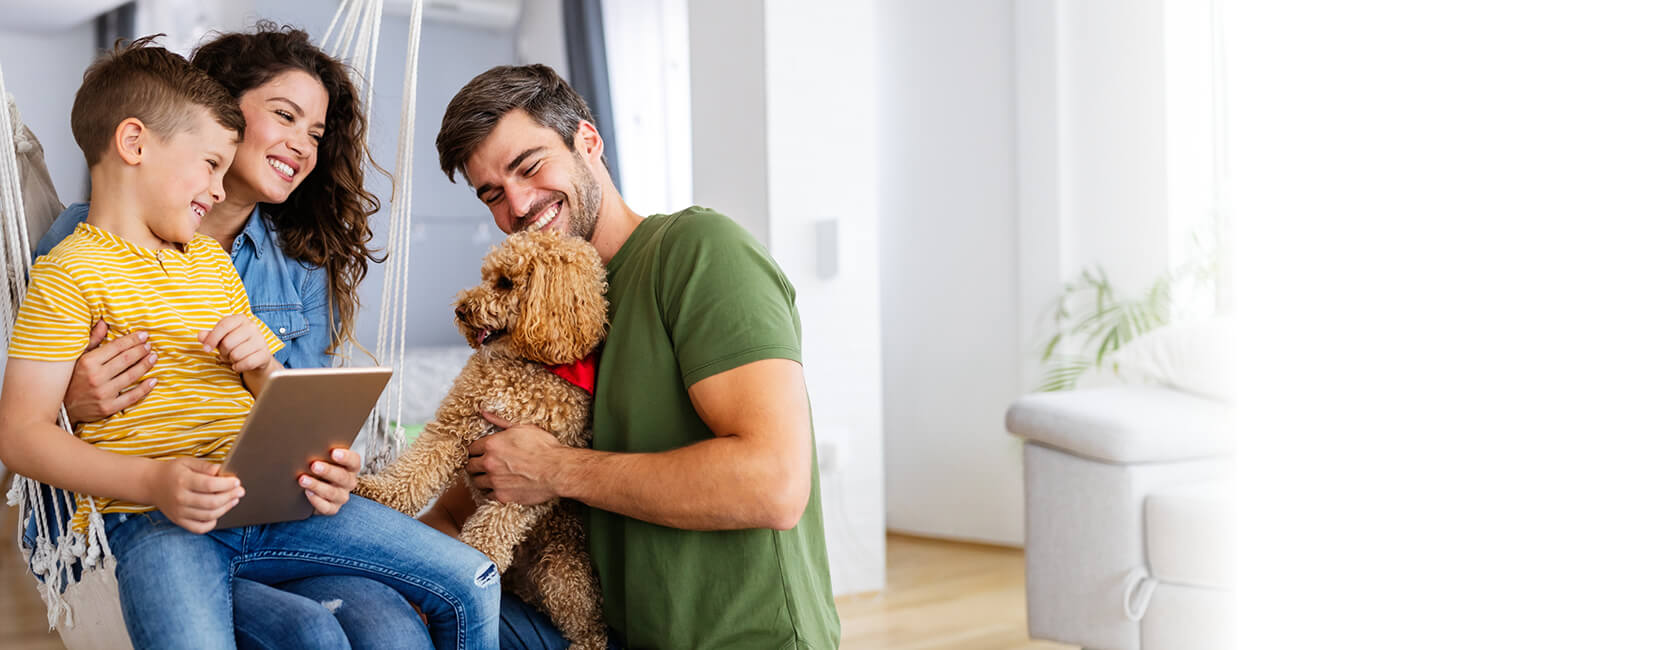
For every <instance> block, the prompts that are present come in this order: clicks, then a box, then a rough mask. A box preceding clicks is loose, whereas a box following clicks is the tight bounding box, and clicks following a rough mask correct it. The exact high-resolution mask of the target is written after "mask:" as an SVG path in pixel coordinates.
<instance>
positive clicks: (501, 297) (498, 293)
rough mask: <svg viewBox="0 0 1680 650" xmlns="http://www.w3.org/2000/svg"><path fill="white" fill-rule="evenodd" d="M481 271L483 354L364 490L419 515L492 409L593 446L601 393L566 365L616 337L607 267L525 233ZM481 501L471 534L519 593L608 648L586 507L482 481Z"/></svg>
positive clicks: (586, 643) (466, 306)
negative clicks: (500, 496) (512, 494)
mask: <svg viewBox="0 0 1680 650" xmlns="http://www.w3.org/2000/svg"><path fill="white" fill-rule="evenodd" d="M482 273H483V281H482V282H481V283H480V284H479V285H478V286H476V287H472V288H470V289H467V290H465V291H463V292H461V295H460V296H459V297H457V298H456V301H455V304H456V308H455V319H456V323H455V324H456V326H457V327H459V328H460V330H461V333H462V334H463V335H465V336H466V337H467V342H468V343H470V344H471V345H472V346H473V348H474V349H476V350H477V351H476V352H475V353H474V354H473V356H472V358H471V359H470V360H468V361H467V366H466V368H463V369H462V370H461V374H460V375H459V376H458V377H456V378H455V383H454V385H453V386H451V387H450V389H449V394H448V396H446V397H444V399H443V403H442V405H440V406H439V407H438V411H437V416H436V417H435V418H434V419H433V421H432V422H430V423H428V424H427V425H426V431H425V433H423V434H421V436H420V438H419V439H418V440H416V441H415V442H414V445H413V446H412V447H411V448H410V449H409V450H408V451H406V452H404V453H403V455H402V456H401V457H400V458H398V459H397V460H396V461H395V462H393V463H392V464H391V465H390V466H389V467H387V468H385V470H384V471H381V472H380V473H379V474H377V475H373V476H364V477H362V478H361V484H360V486H359V487H357V488H356V493H357V494H361V495H362V496H365V497H368V498H370V499H373V500H375V501H378V502H380V503H383V504H385V505H388V506H390V507H392V508H395V509H397V510H401V511H403V512H406V513H408V514H409V515H411V516H412V515H414V514H416V513H418V512H419V511H420V509H421V508H422V507H424V506H425V505H426V503H427V502H429V501H431V500H432V499H433V498H435V497H436V496H437V495H438V494H440V493H442V492H443V490H444V489H446V488H447V487H449V485H450V484H451V483H452V482H453V481H454V480H455V479H456V477H458V476H461V474H462V473H463V472H464V468H465V467H466V463H467V446H468V445H469V444H471V443H472V442H473V441H474V440H477V439H478V438H479V437H481V436H484V435H486V434H488V433H489V432H490V431H491V430H492V428H493V427H492V426H491V425H490V423H489V422H488V421H486V420H485V419H484V417H483V416H481V415H480V414H479V413H480V412H481V411H490V412H493V413H497V414H499V415H500V416H501V417H503V418H506V419H508V420H510V421H514V422H519V423H522V424H531V425H535V426H538V427H541V428H543V429H546V430H549V431H553V432H554V434H555V435H556V436H558V437H559V439H560V441H561V442H563V443H565V444H568V445H572V446H576V447H588V446H589V442H590V438H591V435H592V434H591V431H590V428H589V425H590V405H591V403H592V396H591V394H590V392H589V391H587V390H585V389H584V388H581V387H579V386H578V385H575V384H573V383H571V382H570V381H568V380H566V379H563V378H562V375H563V374H565V372H567V371H566V370H565V369H558V370H557V368H562V367H563V366H566V364H572V363H574V362H577V361H579V360H583V359H585V358H586V357H588V356H589V355H590V354H591V353H592V352H593V351H594V350H595V348H596V346H597V345H599V344H600V342H601V339H603V338H604V337H605V336H606V321H607V302H606V297H605V295H604V294H605V292H606V271H605V270H604V269H603V268H602V266H601V258H600V257H599V256H598V255H597V254H596V253H595V248H594V247H593V246H591V245H589V243H588V242H585V241H583V240H581V239H577V238H571V237H565V236H562V235H558V234H555V233H550V232H522V233H516V234H514V235H512V236H510V237H508V238H507V241H506V242H504V243H502V244H501V245H500V246H497V247H496V248H494V249H492V250H491V251H490V254H489V255H487V256H485V258H484V268H483V271H482ZM592 376H593V375H591V377H592ZM587 383H591V385H592V382H587ZM473 499H474V501H476V502H477V503H478V509H477V510H476V511H475V512H474V513H473V515H472V516H471V517H469V518H468V519H467V521H466V522H465V524H464V525H463V526H462V528H461V541H464V542H466V543H467V544H470V545H472V546H473V548H476V549H478V550H480V551H482V552H484V554H485V555H487V556H489V557H490V559H491V560H493V561H495V563H496V567H497V568H498V569H501V570H502V571H503V572H504V573H505V574H506V575H507V584H508V586H509V587H511V588H512V589H513V590H514V593H515V594H518V595H519V596H520V597H521V598H524V599H525V600H526V601H528V602H531V603H539V604H540V605H541V606H542V608H543V609H544V610H546V612H547V613H548V616H549V618H550V619H552V620H553V621H554V624H555V625H556V626H557V627H559V628H560V631H562V632H564V633H565V634H566V637H567V638H569V639H571V640H572V642H573V643H575V644H577V645H578V647H580V648H591V649H594V648H605V647H606V640H607V635H606V631H607V628H606V623H605V621H604V620H603V619H602V617H601V588H600V583H599V581H598V579H597V578H596V576H595V569H594V565H593V564H592V563H591V562H590V560H589V555H588V543H587V542H588V540H587V539H586V533H585V529H584V521H583V517H584V512H583V508H582V506H581V505H580V504H578V503H577V502H576V501H572V500H570V499H557V500H555V501H552V502H549V503H546V504H543V505H540V506H522V505H516V504H510V503H497V502H494V501H491V500H490V499H489V498H488V497H486V496H485V494H484V493H483V492H482V491H480V490H477V489H473ZM509 567H513V570H512V571H509Z"/></svg>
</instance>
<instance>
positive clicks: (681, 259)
mask: <svg viewBox="0 0 1680 650" xmlns="http://www.w3.org/2000/svg"><path fill="white" fill-rule="evenodd" d="M678 218H679V219H682V221H681V222H678V223H674V224H672V225H671V227H670V229H669V230H668V231H667V232H666V233H665V237H664V238H663V240H662V242H661V247H662V250H661V269H660V271H661V272H660V284H661V286H662V288H663V289H664V291H663V292H662V293H663V295H662V296H661V301H662V306H663V309H662V311H663V313H664V317H665V320H666V323H665V325H666V328H667V331H669V332H670V333H671V339H672V340H671V342H672V344H673V347H674V348H675V350H676V355H677V364H678V366H679V367H680V368H681V371H682V379H683V385H684V386H690V387H692V386H693V385H694V384H695V383H697V382H699V381H700V380H702V379H705V378H707V377H711V376H712V375H716V374H718V373H721V372H724V371H727V370H733V369H735V368H738V367H740V366H743V365H746V364H748V363H752V362H754V361H761V360H764V359H790V360H793V361H796V362H797V361H800V325H799V311H798V309H797V308H796V307H795V304H794V291H793V287H792V286H791V285H790V284H788V281H787V277H786V276H784V275H783V274H782V269H781V267H779V266H777V265H776V262H775V260H773V259H771V257H770V254H769V252H768V251H766V250H765V249H764V247H763V246H762V245H760V244H759V243H758V241H756V240H754V239H753V237H752V235H751V234H749V233H748V232H747V231H746V230H745V229H744V228H741V226H740V225H739V224H736V223H735V222H734V221H731V220H730V219H729V218H728V217H725V216H723V215H721V214H717V213H715V212H710V211H704V212H695V213H689V214H685V215H682V216H680V217H678Z"/></svg>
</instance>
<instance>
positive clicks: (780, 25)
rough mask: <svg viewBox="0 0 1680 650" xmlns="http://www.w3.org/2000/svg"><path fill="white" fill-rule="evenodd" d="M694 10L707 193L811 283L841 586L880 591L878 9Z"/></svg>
mask: <svg viewBox="0 0 1680 650" xmlns="http://www.w3.org/2000/svg"><path fill="white" fill-rule="evenodd" d="M689 15H690V20H691V32H690V34H691V39H692V40H691V44H692V47H691V57H692V60H691V70H692V71H693V77H692V85H691V87H692V92H693V104H694V113H693V115H694V133H695V137H694V162H695V165H694V166H695V169H694V196H695V198H696V201H697V202H698V203H700V204H701V205H708V206H709V207H713V208H717V209H719V210H721V211H723V212H724V213H725V214H729V215H730V216H731V217H734V218H735V219H736V220H737V221H740V222H742V223H743V224H745V225H747V226H748V229H749V230H751V231H753V232H754V234H755V235H757V236H759V237H761V238H765V241H766V242H767V243H768V245H769V247H770V251H771V254H772V255H773V256H774V257H775V258H776V261H777V263H778V264H780V265H781V267H782V270H783V271H784V272H785V273H786V274H787V276H788V279H789V280H790V281H791V282H792V283H793V285H794V287H795V289H796V290H797V292H798V305H799V311H800V320H801V322H802V324H803V326H804V342H803V349H804V365H805V380H806V383H807V387H808V390H809V393H810V396H811V410H812V419H813V424H814V427H815V430H816V436H817V446H818V455H819V457H820V459H819V466H820V467H821V468H822V472H821V479H822V490H823V518H824V524H825V527H826V532H827V543H828V552H829V569H830V575H831V576H832V578H833V581H834V591H835V594H836V595H843V594H849V593H858V592H868V591H878V590H880V589H882V588H884V587H885V584H886V582H885V579H886V575H885V537H884V528H883V526H884V519H883V515H882V498H883V497H882V466H881V458H882V428H881V417H882V416H881V408H882V398H881V393H882V383H881V377H882V369H881V331H882V325H881V318H880V303H879V275H878V273H879V264H878V262H879V253H878V250H877V240H878V236H877V233H878V229H879V227H878V222H879V214H878V212H877V206H878V205H879V202H878V201H877V196H878V190H877V183H878V175H877V173H876V165H877V162H876V161H877V160H878V158H879V157H880V153H879V151H878V148H877V147H878V145H877V142H878V141H877V139H876V137H875V134H876V133H877V124H878V117H877V113H876V110H875V107H876V103H875V99H874V98H875V94H876V91H875V88H876V86H875V82H874V79H873V76H874V74H875V70H876V65H875V56H876V48H875V42H874V37H873V33H874V30H873V26H874V8H873V7H872V6H871V4H870V3H824V4H812V3H800V2H795V1H792V0H770V1H769V2H756V1H754V2H734V1H727V2H726V1H719V0H695V1H694V2H691V3H690V5H689ZM836 89H844V92H837V90H836ZM757 205H762V206H765V207H764V208H763V209H764V212H763V213H762V214H761V215H755V214H753V212H752V211H753V210H754V209H755V208H754V207H753V206H757ZM726 206H733V207H726ZM732 210H733V211H732ZM822 223H829V224H832V225H833V227H834V228H835V232H836V233H837V238H836V241H835V242H834V244H833V246H832V248H831V249H829V251H828V252H833V253H835V254H836V255H837V257H838V264H837V266H836V268H835V270H834V273H833V274H832V275H824V274H821V273H819V272H818V259H819V257H821V256H822V255H824V254H826V253H825V251H824V250H823V249H822V248H821V247H819V245H818V237H817V233H818V231H819V224H822Z"/></svg>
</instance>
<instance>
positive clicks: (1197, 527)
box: [1007, 385, 1231, 650]
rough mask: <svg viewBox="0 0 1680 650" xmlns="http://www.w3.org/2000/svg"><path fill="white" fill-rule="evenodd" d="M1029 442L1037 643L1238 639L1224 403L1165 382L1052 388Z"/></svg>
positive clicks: (1108, 645)
mask: <svg viewBox="0 0 1680 650" xmlns="http://www.w3.org/2000/svg"><path fill="white" fill-rule="evenodd" d="M1007 427H1008V429H1009V431H1010V432H1011V433H1014V434H1016V435H1019V436H1021V437H1023V438H1025V439H1026V440H1027V447H1026V460H1025V462H1026V512H1027V515H1026V519H1027V521H1026V560H1027V620H1028V632H1029V634H1030V635H1031V636H1032V637H1033V638H1038V639H1047V640H1052V641H1059V642H1062V643H1074V644H1079V645H1081V646H1084V647H1087V648H1105V649H1114V650H1132V649H1141V650H1192V649H1195V650H1200V649H1204V648H1205V649H1209V650H1212V649H1215V648H1223V647H1227V646H1226V644H1225V643H1224V639H1225V637H1226V634H1225V632H1224V630H1225V629H1226V624H1227V623H1226V620H1227V616H1226V611H1227V610H1228V609H1229V596H1228V592H1227V589H1228V588H1229V566H1228V562H1227V559H1226V554H1225V553H1224V550H1223V549H1224V546H1225V543H1226V540H1228V539H1229V535H1228V532H1227V526H1228V517H1227V516H1226V515H1225V510H1226V509H1225V507H1224V504H1225V501H1224V499H1223V494H1224V490H1223V489H1222V488H1221V487H1220V486H1218V485H1216V481H1217V480H1218V479H1219V478H1221V477H1223V476H1225V475H1227V474H1228V473H1229V469H1230V458H1229V455H1230V440H1231V432H1230V425H1229V418H1228V413H1227V409H1226V407H1225V406H1224V404H1222V403H1220V402H1218V401H1214V400H1210V399H1206V398H1202V397H1197V396H1194V395H1191V394H1188V393H1184V392H1181V391H1178V390H1174V389H1172V388H1166V387H1162V386H1148V385H1141V386H1119V387H1112V388H1103V389H1094V390H1083V391H1070V392H1065V393H1039V394H1034V395H1028V396H1025V397H1022V398H1021V399H1019V400H1017V401H1016V402H1015V403H1014V404H1013V405H1012V406H1011V407H1010V409H1009V414H1008V416H1007Z"/></svg>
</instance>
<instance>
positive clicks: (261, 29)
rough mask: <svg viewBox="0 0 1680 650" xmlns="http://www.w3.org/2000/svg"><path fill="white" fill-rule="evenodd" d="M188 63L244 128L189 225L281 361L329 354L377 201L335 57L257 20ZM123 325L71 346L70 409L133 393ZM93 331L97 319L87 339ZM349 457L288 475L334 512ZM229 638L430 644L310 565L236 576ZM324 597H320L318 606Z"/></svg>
mask: <svg viewBox="0 0 1680 650" xmlns="http://www.w3.org/2000/svg"><path fill="white" fill-rule="evenodd" d="M192 62H193V65H195V66H197V67H198V68H200V69H202V70H204V71H205V72H207V73H208V74H209V75H210V76H211V77H212V78H214V79H216V80H217V81H219V82H221V84H222V85H223V86H225V87H227V89H228V90H229V91H230V92H231V93H232V94H233V96H234V97H235V98H237V99H238V100H239V104H240V108H241V110H242V111H243V112H244V115H245V122H246V128H245V134H244V139H243V140H242V141H241V142H240V144H239V148H238V150H237V152H236V154H235V156H234V161H233V165H232V167H231V168H230V169H229V170H228V173H227V176H226V178H225V181H224V184H225V186H226V191H227V198H226V199H225V200H224V201H222V202H221V203H219V204H217V205H216V206H215V207H214V208H212V209H211V211H210V212H209V214H206V215H205V217H204V220H203V221H202V222H201V223H200V224H199V228H198V231H199V232H200V233H203V234H206V235H209V236H211V237H214V238H215V239H216V240H217V241H219V242H221V244H222V248H223V249H225V250H227V251H228V253H229V254H230V255H231V256H232V257H233V262H234V267H235V268H236V269H238V271H239V274H240V278H241V279H242V280H243V281H244V283H245V288H246V293H247V294H248V295H249V297H250V300H251V308H252V311H253V312H254V313H255V314H256V315H257V317H258V318H259V319H260V320H262V321H263V322H264V323H265V324H266V325H268V327H269V329H270V330H272V331H273V332H274V334H275V335H276V336H278V337H279V338H280V339H281V341H283V342H285V344H286V347H285V348H284V349H282V350H281V351H280V352H279V353H276V354H275V358H276V359H277V360H279V361H280V362H281V363H282V364H284V365H285V366H286V367H288V368H313V367H324V366H328V365H331V361H332V356H333V355H334V354H335V353H337V352H339V351H341V350H342V349H343V348H344V347H345V344H346V343H348V342H349V340H350V338H351V335H352V332H353V331H354V329H353V322H354V318H355V314H356V311H357V307H358V303H357V298H356V287H357V285H358V284H359V283H360V282H361V280H362V278H363V277H364V276H365V275H366V274H367V267H368V262H369V261H378V259H377V258H376V257H375V254H374V252H373V251H372V250H371V249H369V247H368V240H369V239H370V238H371V236H372V234H371V230H370V228H369V226H368V219H369V217H370V216H371V215H372V214H373V213H374V212H376V211H378V209H379V200H378V199H377V198H376V197H375V196H374V195H373V194H372V193H370V192H368V191H367V190H366V189H364V188H363V187H362V181H363V172H362V169H363V164H364V162H366V161H367V160H368V153H367V143H366V130H367V118H366V116H365V113H364V112H363V110H362V107H361V103H360V100H359V99H358V98H357V96H356V90H355V87H354V86H353V85H352V84H351V82H350V75H349V74H348V72H347V70H346V69H345V67H344V66H343V65H342V64H341V63H339V62H338V61H337V60H334V59H333V58H332V57H330V56H328V55H327V54H326V53H325V52H322V51H321V50H320V49H319V48H317V47H315V46H314V45H312V44H310V43H309V35H308V34H307V33H305V32H303V31H301V30H296V29H291V28H280V27H276V26H275V25H274V24H273V23H269V22H266V21H265V22H263V23H259V24H258V25H257V26H256V28H255V29H254V30H253V31H252V32H249V33H237V34H226V35H222V36H220V37H218V38H216V39H214V40H212V41H210V42H208V43H205V44H204V45H202V46H200V47H199V48H198V50H197V51H196V52H194V54H193V58H192ZM86 219H87V204H85V203H82V204H76V205H73V206H71V207H70V208H68V209H66V210H65V211H64V214H62V215H60V216H59V218H58V220H57V221H56V222H55V223H54V224H53V228H52V229H51V230H50V231H48V233H47V234H46V235H45V236H44V237H43V238H42V240H41V241H40V242H39V243H38V244H37V246H36V255H37V256H39V255H41V254H45V253H46V252H47V251H49V250H51V248H52V247H53V246H54V245H56V244H57V243H58V241H59V240H61V239H63V238H64V237H65V236H67V235H68V234H69V233H70V232H71V231H72V230H74V229H75V227H76V224H78V223H80V222H82V221H85V220H86ZM140 334H141V333H138V332H136V333H132V334H130V335H127V336H124V337H122V338H119V339H116V340H114V341H111V342H107V343H105V344H104V345H101V346H99V347H97V348H92V347H91V346H90V350H89V351H88V352H87V353H84V354H83V356H82V358H81V360H79V361H78V362H77V363H76V369H75V374H74V375H73V377H72V378H71V382H70V388H69V389H68V391H67V392H66V395H65V406H66V409H67V411H68V412H69V415H70V417H71V419H72V420H73V421H76V422H85V421H92V420H98V419H103V418H105V417H107V416H109V415H111V414H113V413H116V412H117V411H119V410H122V409H125V408H128V407H129V406H132V405H133V404H136V403H138V402H139V401H140V400H142V399H145V396H146V394H147V393H148V392H149V391H150V390H151V388H152V385H153V383H154V381H155V380H150V379H149V380H147V381H146V382H145V383H144V384H140V385H135V382H136V381H137V380H138V379H139V378H140V377H141V376H142V375H143V374H144V373H145V372H146V371H147V370H149V369H150V368H151V366H152V363H153V362H154V361H155V360H156V357H155V356H152V355H151V354H150V352H149V350H148V349H147V346H146V344H145V343H144V342H143V341H142V340H140V339H139V336H140ZM104 338H105V326H104V324H103V323H99V324H96V325H95V326H94V328H93V331H92V340H93V341H94V342H99V341H102V340H103V339H104ZM360 467H361V458H360V457H359V456H358V455H357V454H356V453H355V452H353V451H351V450H348V449H344V450H335V451H334V453H333V458H332V460H331V462H330V463H319V464H317V466H316V467H314V468H312V469H313V470H314V471H313V473H312V475H308V476H304V477H301V478H300V479H299V483H300V486H301V487H303V488H304V489H305V491H306V494H307V496H308V499H309V501H310V503H311V504H312V505H314V507H315V510H316V512H318V513H320V514H325V515H331V514H335V513H336V512H337V511H338V509H339V507H340V506H342V505H343V504H344V503H345V502H346V500H347V499H348V498H349V492H350V490H351V489H353V488H354V487H355V485H356V473H357V471H358V470H359V469H360ZM233 602H234V627H235V632H236V635H237V637H238V641H239V643H240V645H241V646H254V647H271V648H280V647H344V646H345V645H349V646H369V647H372V646H375V645H377V646H378V647H429V646H430V645H431V640H430V637H429V636H428V634H427V631H426V629H425V626H424V625H423V624H422V622H421V621H420V619H419V617H418V616H417V615H416V614H415V611H414V610H413V609H412V608H411V607H410V606H409V605H408V603H407V602H406V601H404V600H403V598H402V597H401V596H399V595H398V594H397V592H396V591H394V590H392V589H391V588H389V587H386V586H385V585H382V584H380V583H378V582H375V581H373V580H369V579H365V578H354V577H317V578H308V579H304V580H298V581H294V582H291V583H285V584H281V585H276V586H268V585H263V584H260V583H256V582H252V581H249V580H241V579H237V578H236V579H235V580H234V584H233ZM323 604H325V606H323Z"/></svg>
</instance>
